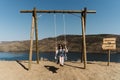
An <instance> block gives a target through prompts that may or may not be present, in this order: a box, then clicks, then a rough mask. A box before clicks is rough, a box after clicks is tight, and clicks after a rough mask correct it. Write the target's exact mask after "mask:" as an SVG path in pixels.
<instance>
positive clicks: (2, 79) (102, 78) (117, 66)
mask: <svg viewBox="0 0 120 80" xmlns="http://www.w3.org/2000/svg"><path fill="white" fill-rule="evenodd" d="M31 67H32V68H31V70H29V71H28V70H27V68H28V61H0V80H120V63H110V66H107V63H106V62H89V63H88V64H87V69H83V63H80V62H65V65H64V66H63V67H61V66H59V65H58V64H56V63H55V62H50V61H40V64H36V63H35V62H32V66H31Z"/></svg>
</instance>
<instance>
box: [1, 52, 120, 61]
mask: <svg viewBox="0 0 120 80" xmlns="http://www.w3.org/2000/svg"><path fill="white" fill-rule="evenodd" d="M40 58H44V59H46V60H50V61H54V53H40ZM67 58H68V61H78V60H80V58H81V54H80V53H68V54H67ZM28 59H29V54H28V53H26V52H20V53H15V52H0V60H1V61H2V60H4V61H15V60H28ZM32 60H36V54H35V53H33V57H32ZM87 60H88V61H107V54H105V53H101V54H100V53H98V54H97V53H88V54H87ZM111 62H120V53H119V54H118V53H114V54H111Z"/></svg>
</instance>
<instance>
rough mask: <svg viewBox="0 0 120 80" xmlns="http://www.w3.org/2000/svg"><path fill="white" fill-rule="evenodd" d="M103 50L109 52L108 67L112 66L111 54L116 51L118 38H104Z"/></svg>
mask: <svg viewBox="0 0 120 80" xmlns="http://www.w3.org/2000/svg"><path fill="white" fill-rule="evenodd" d="M102 49H103V50H108V64H107V65H108V66H109V65H110V52H111V50H115V49H116V38H104V39H103V44H102Z"/></svg>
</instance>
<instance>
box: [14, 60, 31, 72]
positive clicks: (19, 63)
mask: <svg viewBox="0 0 120 80" xmlns="http://www.w3.org/2000/svg"><path fill="white" fill-rule="evenodd" d="M16 62H17V63H18V64H19V65H20V66H22V67H23V68H24V69H25V70H27V71H28V70H29V69H28V68H26V67H25V66H24V65H23V64H22V63H21V62H20V61H18V60H16Z"/></svg>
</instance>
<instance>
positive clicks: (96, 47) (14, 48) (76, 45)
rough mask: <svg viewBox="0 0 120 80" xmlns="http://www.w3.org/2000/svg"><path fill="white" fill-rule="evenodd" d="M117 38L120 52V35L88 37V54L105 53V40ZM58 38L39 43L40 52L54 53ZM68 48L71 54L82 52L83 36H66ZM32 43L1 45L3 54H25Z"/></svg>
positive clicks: (59, 38) (61, 38)
mask: <svg viewBox="0 0 120 80" xmlns="http://www.w3.org/2000/svg"><path fill="white" fill-rule="evenodd" d="M109 37H115V38H116V39H117V41H116V47H117V49H116V52H120V35H113V34H98V35H87V36H86V44H87V52H90V53H101V52H103V50H102V48H101V46H102V42H103V38H109ZM55 39H56V38H54V37H50V38H45V39H42V40H39V41H38V44H39V46H38V47H39V51H40V52H53V51H54V49H55V43H56V41H55ZM66 39H67V46H68V49H69V51H70V52H81V50H82V47H81V46H82V36H81V35H66ZM63 42H64V36H63V35H60V36H58V37H57V43H63ZM29 46H30V41H29V40H26V41H3V42H1V43H0V51H1V52H23V51H29ZM33 51H35V41H34V45H33Z"/></svg>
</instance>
